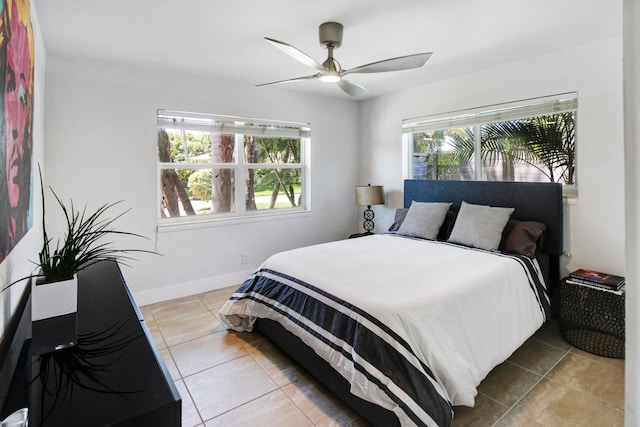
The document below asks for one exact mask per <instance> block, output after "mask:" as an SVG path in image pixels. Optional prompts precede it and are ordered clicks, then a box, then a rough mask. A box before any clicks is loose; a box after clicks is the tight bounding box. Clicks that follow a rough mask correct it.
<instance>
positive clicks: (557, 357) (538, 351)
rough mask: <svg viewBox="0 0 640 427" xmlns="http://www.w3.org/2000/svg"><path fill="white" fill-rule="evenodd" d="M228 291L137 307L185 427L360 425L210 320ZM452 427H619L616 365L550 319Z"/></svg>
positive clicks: (291, 365)
mask: <svg viewBox="0 0 640 427" xmlns="http://www.w3.org/2000/svg"><path fill="white" fill-rule="evenodd" d="M234 289H235V288H225V289H221V290H217V291H212V292H207V293H203V294H200V295H195V296H191V297H186V298H180V299H176V300H172V301H167V302H162V303H158V304H153V305H148V306H144V307H142V308H141V310H142V313H143V315H144V318H145V321H146V323H147V325H148V326H149V329H150V330H151V333H152V335H153V337H154V339H155V341H156V344H157V346H158V349H159V351H160V353H161V354H162V356H163V358H164V360H165V362H166V365H167V368H168V369H169V371H170V373H171V376H172V377H173V380H174V381H175V384H176V387H177V388H178V391H179V392H180V394H181V396H182V425H183V426H184V427H192V426H198V427H215V426H257V425H260V426H278V427H287V426H292V427H303V426H350V427H358V426H366V425H367V423H366V422H364V421H363V420H362V419H359V418H358V416H357V415H356V414H355V413H354V412H353V411H351V410H350V409H349V408H347V407H346V406H345V405H343V404H342V403H341V402H340V401H338V400H337V399H336V398H335V397H333V396H332V395H331V393H329V392H328V391H327V390H326V389H324V388H323V386H321V385H320V384H319V383H318V382H316V381H315V380H314V379H313V378H311V377H310V376H308V375H307V374H306V373H305V371H303V370H302V369H301V368H300V367H298V366H297V365H296V363H295V362H294V361H293V360H291V359H290V358H288V357H287V356H286V355H284V354H283V353H282V352H281V351H280V350H278V349H277V348H275V347H274V346H273V345H272V344H271V343H270V342H269V341H268V340H267V339H266V338H264V337H262V336H260V335H259V334H257V333H256V334H252V333H236V332H227V331H226V330H225V329H224V328H223V327H222V325H221V324H220V322H218V320H217V318H216V316H215V313H216V312H217V310H218V309H219V308H220V307H221V306H222V304H223V303H224V302H225V301H226V299H227V298H228V296H229V295H231V293H232V292H233V290H234ZM478 391H479V393H478V396H477V398H476V406H475V407H474V408H468V407H455V408H454V412H455V417H454V422H453V427H462V426H473V427H484V426H487V427H489V426H494V427H507V426H508V427H517V426H527V427H539V426H544V427H558V426H571V427H576V426H608V427H615V426H623V425H624V410H623V409H624V360H619V359H609V358H606V357H600V356H595V355H592V354H589V353H586V352H584V351H581V350H578V349H576V348H574V347H572V346H571V345H569V344H567V343H566V342H565V341H564V340H563V339H562V338H561V336H560V333H559V332H558V329H557V327H556V325H555V323H554V322H553V321H551V322H548V323H547V324H546V325H545V326H544V327H543V328H541V330H540V331H538V332H537V333H536V334H535V335H534V336H533V337H532V338H531V339H529V340H528V341H527V342H526V343H525V344H524V345H523V346H522V347H521V348H520V349H518V350H517V351H516V352H515V353H514V354H513V355H512V356H511V357H510V358H509V359H508V360H507V361H506V362H504V363H503V364H501V365H499V366H498V367H496V368H495V369H494V370H493V371H491V373H490V374H489V375H488V376H487V378H486V379H485V380H484V381H483V382H482V383H481V384H480V386H479V388H478Z"/></svg>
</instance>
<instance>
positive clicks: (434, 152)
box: [402, 93, 578, 195]
mask: <svg viewBox="0 0 640 427" xmlns="http://www.w3.org/2000/svg"><path fill="white" fill-rule="evenodd" d="M577 108H578V99H577V94H575V93H569V94H562V95H556V96H551V97H545V98H537V99H530V100H526V101H519V102H513V103H509V104H501V105H493V106H490V107H483V108H477V109H473V110H466V111H460V112H455V113H448V114H442V115H437V116H429V117H422V118H416V119H409V120H404V121H403V124H402V132H403V140H404V144H405V147H406V149H407V150H406V151H407V153H408V161H407V164H406V166H407V167H406V168H405V171H406V176H407V177H409V178H413V179H448V180H485V181H550V182H561V183H562V184H563V188H564V194H565V195H577V187H576V133H575V122H576V113H577Z"/></svg>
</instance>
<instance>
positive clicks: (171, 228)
mask: <svg viewBox="0 0 640 427" xmlns="http://www.w3.org/2000/svg"><path fill="white" fill-rule="evenodd" d="M309 216H311V211H310V210H303V211H302V210H301V211H293V212H292V211H288V212H282V213H269V214H255V215H246V216H233V217H224V218H194V219H190V218H189V217H185V218H184V219H182V218H181V219H180V220H176V221H167V222H159V223H158V232H159V233H172V232H175V231H183V230H194V229H198V228H211V227H226V226H230V225H238V224H249V223H256V222H263V221H273V220H286V219H291V218H292V217H295V218H306V217H309ZM187 218H189V219H187Z"/></svg>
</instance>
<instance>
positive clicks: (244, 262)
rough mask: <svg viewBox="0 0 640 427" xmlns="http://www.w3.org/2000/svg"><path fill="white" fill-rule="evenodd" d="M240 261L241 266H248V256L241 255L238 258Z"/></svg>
mask: <svg viewBox="0 0 640 427" xmlns="http://www.w3.org/2000/svg"><path fill="white" fill-rule="evenodd" d="M240 259H241V262H242V264H243V265H244V264H249V255H247V254H242V255H241V256H240Z"/></svg>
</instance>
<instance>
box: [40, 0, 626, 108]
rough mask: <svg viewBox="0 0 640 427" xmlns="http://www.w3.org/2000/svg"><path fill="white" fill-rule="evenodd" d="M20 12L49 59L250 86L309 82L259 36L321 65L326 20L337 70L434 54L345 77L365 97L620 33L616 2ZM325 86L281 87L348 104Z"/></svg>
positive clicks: (55, 7) (312, 1) (81, 0)
mask: <svg viewBox="0 0 640 427" xmlns="http://www.w3.org/2000/svg"><path fill="white" fill-rule="evenodd" d="M32 2H33V3H35V7H36V11H37V13H38V18H39V22H40V27H41V30H42V33H43V37H44V40H45V47H46V50H47V53H48V54H50V55H59V56H64V57H72V58H73V57H87V58H96V59H102V60H113V61H119V62H133V63H142V64H146V65H150V66H157V67H171V68H179V69H185V68H187V69H192V70H193V71H195V72H202V73H206V74H210V75H211V76H212V77H215V76H221V77H224V78H228V79H233V80H237V81H239V82H241V83H244V84H247V85H251V86H254V85H256V84H258V83H265V82H271V81H276V80H284V79H288V78H293V77H300V76H306V75H311V74H315V71H314V70H313V69H311V68H308V67H306V66H305V65H303V64H301V63H299V62H297V61H296V60H294V59H293V58H291V57H289V56H287V55H286V54H285V53H283V52H281V51H280V50H278V49H275V48H274V47H273V46H271V45H270V44H269V43H267V42H266V41H265V40H264V37H265V36H268V37H271V38H274V39H277V40H280V41H284V42H287V43H289V44H292V45H293V46H295V47H297V48H298V49H300V50H302V51H303V52H305V53H307V54H308V55H310V56H312V57H313V58H315V59H316V60H317V61H318V62H322V61H324V59H325V58H326V54H327V51H326V50H325V49H323V48H322V47H321V46H320V44H319V42H318V25H320V24H321V23H323V22H326V21H337V22H340V23H342V24H343V25H344V38H343V44H342V47H340V48H339V49H337V50H336V51H335V53H334V55H335V57H336V59H337V60H338V61H339V62H340V63H341V65H342V67H343V68H345V69H349V68H353V67H356V66H358V65H363V64H368V63H371V62H375V61H378V60H382V59H387V58H391V57H397V56H402V55H409V54H413V53H420V52H433V53H434V54H433V56H432V57H431V59H430V60H429V62H428V63H427V64H426V65H425V66H424V67H423V68H420V69H416V70H407V71H397V72H391V73H378V74H368V75H362V74H360V75H359V74H352V75H349V76H348V77H346V78H347V79H348V80H349V81H351V82H353V83H357V84H360V85H363V86H365V87H366V88H367V89H369V91H370V92H371V93H370V95H369V96H376V95H380V94H383V93H386V92H388V91H392V90H399V89H403V88H407V87H411V86H415V85H418V84H423V83H429V82H432V81H435V80H438V79H442V78H446V77H448V76H452V75H459V74H464V73H468V72H472V71H475V70H478V69H482V68H486V67H489V66H492V65H495V64H499V63H504V62H510V61H514V60H517V59H519V58H524V57H529V56H535V55H538V54H541V53H544V52H546V51H550V50H560V49H564V48H567V47H571V46H575V45H578V44H583V43H587V42H591V41H595V40H599V39H603V38H608V37H613V36H619V35H620V34H621V32H622V1H621V0H394V1H390V0H322V1H320V0H254V1H241V0H108V1H104V0H32ZM595 60H597V52H594V61H595ZM328 85H330V84H328V83H322V82H320V81H317V80H310V81H304V82H296V83H288V84H287V85H286V87H287V88H290V89H292V90H300V91H305V92H311V93H322V94H325V95H328V96H337V97H344V98H349V96H348V95H346V94H345V93H344V92H342V91H341V90H340V89H339V88H338V87H337V86H335V85H331V86H328ZM278 87H279V88H283V87H285V86H284V85H280V86H278ZM272 88H273V86H272V87H261V88H256V90H263V91H268V90H273V89H272Z"/></svg>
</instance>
